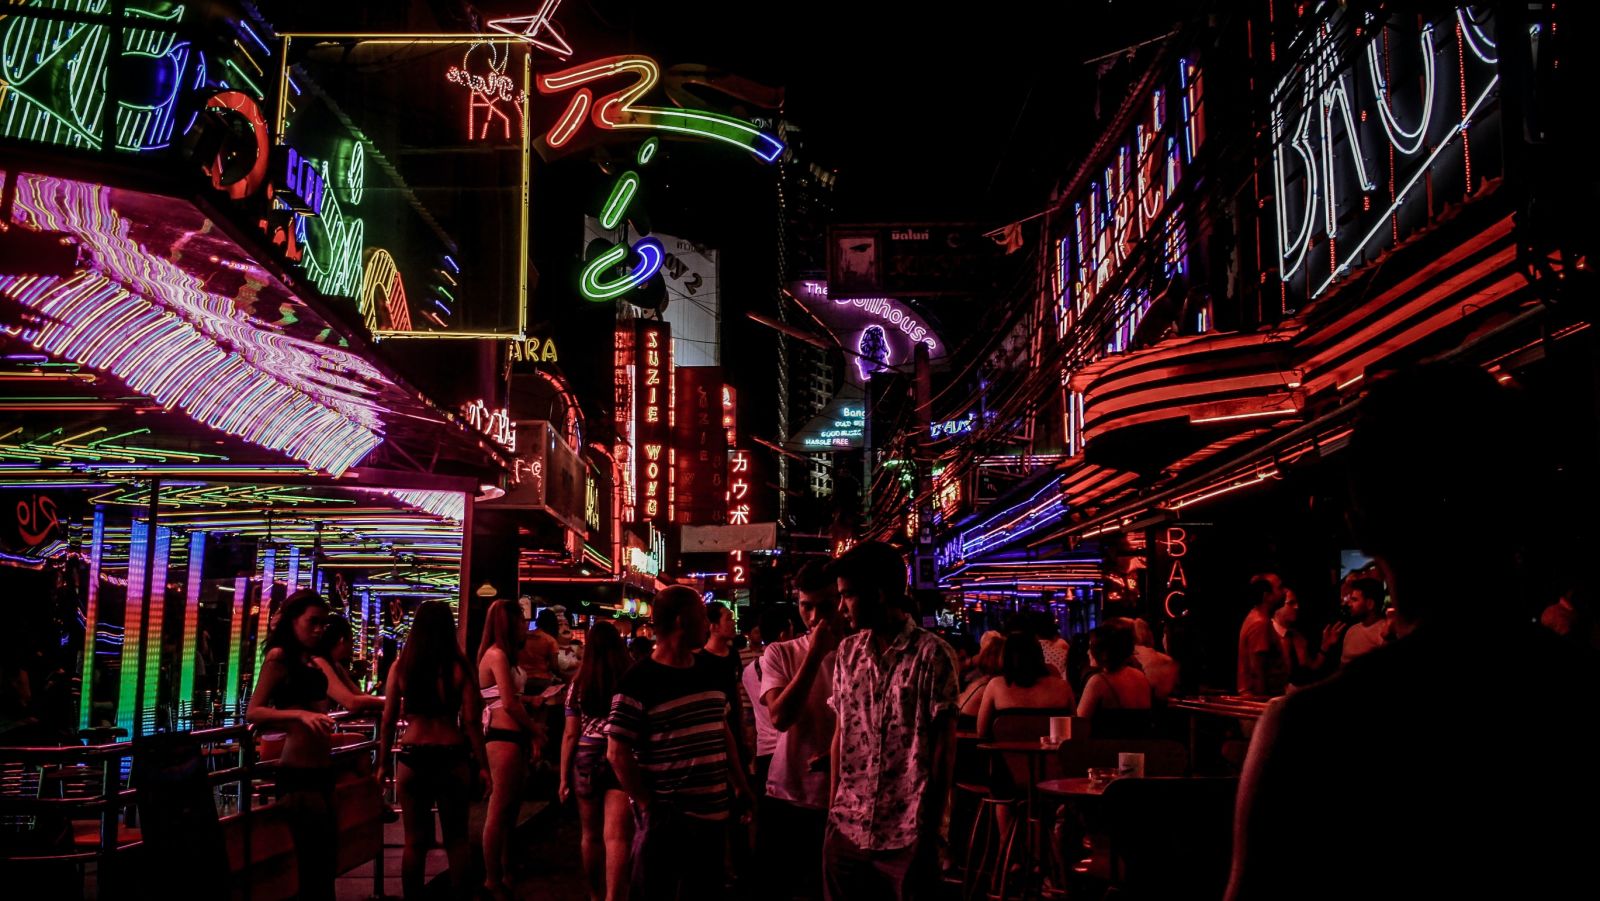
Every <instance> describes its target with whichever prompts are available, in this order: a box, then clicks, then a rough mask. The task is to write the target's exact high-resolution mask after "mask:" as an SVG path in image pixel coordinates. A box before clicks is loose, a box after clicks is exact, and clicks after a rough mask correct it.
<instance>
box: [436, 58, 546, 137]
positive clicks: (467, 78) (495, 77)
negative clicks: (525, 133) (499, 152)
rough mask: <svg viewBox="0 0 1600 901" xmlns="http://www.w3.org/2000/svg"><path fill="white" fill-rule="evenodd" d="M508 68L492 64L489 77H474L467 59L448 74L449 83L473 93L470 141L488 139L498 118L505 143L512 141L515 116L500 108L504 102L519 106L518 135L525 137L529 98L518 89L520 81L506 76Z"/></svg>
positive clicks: (469, 115)
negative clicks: (525, 120)
mask: <svg viewBox="0 0 1600 901" xmlns="http://www.w3.org/2000/svg"><path fill="white" fill-rule="evenodd" d="M467 55H468V56H471V51H468V54H467ZM504 65H505V64H504V63H501V64H500V68H498V69H497V68H495V67H494V64H493V63H491V64H490V69H489V74H488V75H487V76H484V75H474V74H472V73H471V72H468V71H467V70H466V68H465V66H466V60H465V59H463V60H462V64H461V65H460V66H451V67H450V68H449V70H448V71H446V72H445V74H444V77H445V80H446V81H448V82H450V83H451V84H459V85H463V86H465V87H466V88H467V90H469V91H471V92H472V97H471V99H470V100H468V101H467V139H468V140H473V141H483V140H487V139H488V137H489V127H490V126H491V125H493V124H494V121H495V120H496V119H499V120H500V129H501V132H502V134H501V137H502V138H503V139H504V140H508V141H509V140H511V117H510V116H508V115H506V111H505V110H503V109H501V108H500V104H501V103H502V102H504V103H507V104H510V105H511V106H513V107H515V109H516V111H517V129H518V134H521V129H522V127H523V120H524V119H525V118H526V117H527V110H528V95H527V94H526V93H525V92H523V91H522V90H520V89H518V88H517V85H516V82H514V81H512V80H511V78H510V77H509V76H507V75H506V74H505V72H504V71H503V69H504ZM480 112H481V113H482V114H483V123H482V127H479V124H478V119H477V117H478V114H479V113H480Z"/></svg>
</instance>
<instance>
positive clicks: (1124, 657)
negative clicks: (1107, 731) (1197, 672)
mask: <svg viewBox="0 0 1600 901" xmlns="http://www.w3.org/2000/svg"><path fill="white" fill-rule="evenodd" d="M1089 660H1090V662H1091V663H1093V664H1094V666H1095V667H1096V668H1097V669H1098V670H1099V672H1096V673H1095V674H1094V675H1092V676H1090V677H1089V681H1087V682H1085V683H1084V685H1083V697H1082V698H1080V699H1079V700H1078V716H1080V717H1082V718H1084V719H1095V718H1097V717H1099V718H1102V719H1105V718H1107V717H1106V716H1105V715H1106V714H1108V713H1112V714H1113V716H1114V715H1115V714H1114V712H1115V711H1143V710H1149V709H1150V706H1151V703H1152V696H1153V692H1152V691H1151V689H1150V680H1149V678H1147V677H1146V676H1145V674H1144V672H1143V671H1142V670H1140V669H1139V668H1138V667H1137V666H1134V665H1132V664H1133V630H1132V629H1130V628H1128V627H1127V626H1120V625H1117V624H1115V623H1107V624H1106V625H1103V626H1100V627H1098V628H1096V629H1095V630H1094V631H1093V632H1091V633H1090V634H1089ZM1090 728H1091V730H1092V731H1094V732H1095V733H1096V734H1097V735H1098V734H1099V731H1100V730H1099V727H1098V726H1091V727H1090Z"/></svg>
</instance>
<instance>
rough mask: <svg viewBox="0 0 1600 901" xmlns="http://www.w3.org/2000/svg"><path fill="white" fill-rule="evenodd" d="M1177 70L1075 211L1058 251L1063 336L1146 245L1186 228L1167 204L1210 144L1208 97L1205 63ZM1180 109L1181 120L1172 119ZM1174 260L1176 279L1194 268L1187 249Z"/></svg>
mask: <svg viewBox="0 0 1600 901" xmlns="http://www.w3.org/2000/svg"><path fill="white" fill-rule="evenodd" d="M1177 68H1178V71H1177V79H1176V81H1175V82H1167V83H1166V85H1167V86H1166V87H1164V88H1157V89H1155V90H1153V91H1151V93H1150V108H1149V110H1148V111H1147V112H1146V113H1145V114H1144V115H1142V116H1141V117H1140V119H1139V121H1138V122H1136V123H1135V124H1134V126H1133V129H1132V131H1131V132H1129V133H1127V135H1126V137H1125V139H1124V141H1123V143H1122V144H1121V145H1120V146H1118V147H1117V148H1116V150H1115V151H1113V152H1112V153H1111V155H1110V156H1109V157H1107V158H1106V160H1105V163H1104V167H1103V169H1102V170H1101V171H1100V178H1099V179H1098V180H1096V181H1093V182H1091V183H1090V184H1089V186H1088V188H1087V189H1086V190H1085V191H1084V192H1083V193H1082V194H1081V195H1079V196H1078V198H1077V199H1076V201H1075V202H1074V203H1073V205H1072V216H1071V226H1070V228H1069V231H1068V234H1067V235H1066V236H1065V237H1063V238H1061V240H1060V242H1059V243H1058V244H1057V246H1056V271H1055V273H1054V280H1055V285H1054V289H1055V295H1056V298H1057V301H1056V328H1057V336H1058V337H1064V336H1065V335H1066V333H1067V331H1068V329H1069V328H1070V327H1071V325H1072V323H1073V322H1074V321H1075V320H1076V319H1077V318H1079V317H1081V316H1082V315H1083V313H1084V311H1085V310H1087V309H1088V308H1089V306H1090V305H1091V304H1092V303H1094V301H1095V299H1096V298H1097V297H1098V296H1099V294H1100V292H1101V291H1102V290H1103V289H1104V288H1105V287H1106V286H1107V284H1108V283H1110V282H1111V280H1112V279H1113V278H1114V277H1116V275H1117V274H1118V273H1120V272H1121V271H1122V269H1123V266H1124V264H1125V263H1126V262H1127V260H1128V257H1129V255H1130V254H1132V253H1133V252H1134V249H1135V248H1136V247H1137V246H1138V244H1139V242H1140V241H1142V240H1143V239H1145V238H1146V236H1149V235H1171V234H1173V233H1174V232H1176V231H1177V230H1178V229H1180V228H1181V215H1182V209H1181V207H1170V208H1169V205H1168V201H1169V200H1170V199H1171V198H1172V196H1173V194H1174V193H1176V192H1177V190H1178V186H1179V185H1180V183H1181V182H1182V181H1183V177H1184V175H1185V173H1186V171H1187V169H1188V167H1189V165H1190V164H1191V163H1192V162H1193V161H1194V158H1195V155H1196V154H1197V153H1199V152H1200V150H1201V148H1202V146H1203V145H1204V143H1205V107H1204V99H1205V96H1204V80H1203V76H1202V73H1201V70H1200V66H1199V64H1198V63H1197V62H1196V61H1195V60H1193V59H1180V60H1179V61H1178V66H1177ZM1174 98H1176V100H1174ZM1174 103H1176V106H1177V109H1176V113H1177V115H1175V116H1174V115H1169V107H1170V106H1171V105H1173V104H1174ZM1168 256H1169V257H1173V258H1169V259H1167V260H1166V264H1167V265H1166V268H1167V270H1168V275H1169V276H1170V275H1174V274H1181V273H1182V272H1184V271H1186V270H1187V245H1186V244H1184V245H1183V246H1181V247H1177V246H1175V247H1174V248H1173V253H1172V254H1169V255H1168ZM1142 314H1143V311H1140V313H1139V316H1140V317H1142ZM1135 324H1136V323H1135Z"/></svg>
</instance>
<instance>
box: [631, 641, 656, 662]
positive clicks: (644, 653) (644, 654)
mask: <svg viewBox="0 0 1600 901" xmlns="http://www.w3.org/2000/svg"><path fill="white" fill-rule="evenodd" d="M655 649H656V640H655V639H654V638H635V639H634V640H632V641H630V642H628V656H629V657H632V658H633V662H634V663H638V662H639V661H641V660H648V659H650V654H651V653H652V652H653V651H655Z"/></svg>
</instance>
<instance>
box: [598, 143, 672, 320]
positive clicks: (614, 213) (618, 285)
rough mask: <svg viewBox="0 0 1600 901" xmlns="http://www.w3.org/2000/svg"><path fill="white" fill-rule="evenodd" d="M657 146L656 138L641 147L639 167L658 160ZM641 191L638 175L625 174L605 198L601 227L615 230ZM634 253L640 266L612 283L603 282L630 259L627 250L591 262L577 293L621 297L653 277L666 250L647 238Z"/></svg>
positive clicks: (622, 247)
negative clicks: (656, 157) (614, 269)
mask: <svg viewBox="0 0 1600 901" xmlns="http://www.w3.org/2000/svg"><path fill="white" fill-rule="evenodd" d="M656 143H657V142H656V139H655V138H651V139H650V140H648V141H646V142H645V143H644V146H643V147H640V148H639V157H638V159H639V165H641V166H644V165H647V164H649V162H650V160H652V159H653V158H654V157H655V153H656ZM638 190H639V173H637V172H633V171H629V172H624V173H622V175H621V176H620V177H619V178H618V179H617V182H616V184H615V185H614V186H612V188H611V196H610V197H608V198H607V199H606V205H605V208H604V209H603V210H602V211H601V213H600V224H601V225H603V226H604V227H606V228H608V229H609V228H615V227H616V226H617V224H618V223H620V222H621V221H622V217H623V216H625V215H627V212H628V206H629V204H631V203H632V202H633V197H634V194H635V193H637V192H638ZM607 223H609V224H607ZM633 251H634V252H635V253H637V254H638V255H639V262H638V264H637V265H635V266H634V267H633V269H632V270H630V271H628V272H626V273H624V274H623V275H621V276H617V277H615V278H612V279H610V280H603V279H604V278H605V275H606V273H608V272H610V271H611V270H612V268H614V267H615V266H616V265H617V264H619V263H621V262H622V261H623V260H625V259H627V258H628V247H627V246H626V245H623V244H617V245H615V246H613V247H612V248H611V249H610V250H607V251H605V252H604V253H602V254H600V255H599V256H597V257H595V258H594V259H592V260H590V261H589V263H588V265H586V266H584V267H583V276H582V278H581V279H580V280H579V283H578V290H579V291H581V292H582V293H583V296H584V297H587V298H588V299H589V300H593V301H604V300H612V299H613V298H617V297H621V296H622V295H624V294H626V293H628V292H629V291H632V290H633V289H634V288H637V287H639V286H640V285H642V284H644V283H645V282H647V281H649V280H650V277H651V276H653V275H655V274H656V272H657V271H659V270H660V269H661V263H662V261H663V260H664V259H665V258H666V251H665V250H663V249H662V247H661V242H660V241H658V240H656V239H655V238H644V239H642V240H640V241H637V242H635V243H634V245H633Z"/></svg>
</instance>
